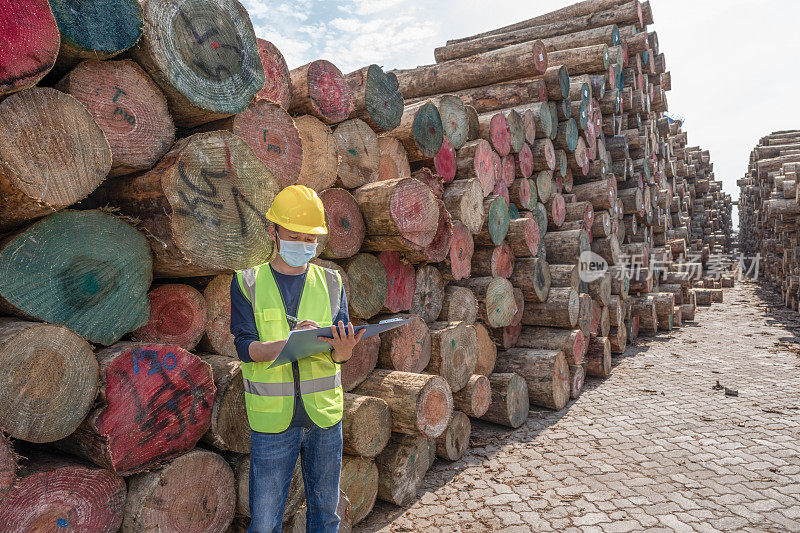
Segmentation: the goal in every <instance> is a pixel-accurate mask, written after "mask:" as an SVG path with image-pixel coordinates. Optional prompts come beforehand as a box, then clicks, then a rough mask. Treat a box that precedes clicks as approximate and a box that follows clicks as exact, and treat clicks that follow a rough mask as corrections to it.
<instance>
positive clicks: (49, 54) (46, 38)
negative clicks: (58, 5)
mask: <svg viewBox="0 0 800 533" xmlns="http://www.w3.org/2000/svg"><path fill="white" fill-rule="evenodd" d="M60 42H61V37H60V34H59V32H58V26H57V25H56V19H55V18H54V17H53V12H52V11H51V10H50V4H49V3H48V2H47V0H26V1H24V2H23V1H18V0H0V50H3V53H2V54H0V94H2V93H3V92H5V91H6V90H14V89H17V88H19V87H24V86H26V85H30V84H33V83H35V82H36V81H38V80H39V79H40V78H41V77H42V76H44V74H45V73H47V71H48V70H50V69H51V68H52V67H53V64H54V63H55V61H56V57H57V56H58V49H59V44H60Z"/></svg>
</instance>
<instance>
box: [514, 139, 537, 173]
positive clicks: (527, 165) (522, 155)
mask: <svg viewBox="0 0 800 533" xmlns="http://www.w3.org/2000/svg"><path fill="white" fill-rule="evenodd" d="M517 166H518V167H519V171H520V173H521V174H522V177H523V178H530V177H531V176H532V175H533V152H531V147H530V145H529V144H527V143H525V146H523V147H522V150H520V151H519V153H518V154H517Z"/></svg>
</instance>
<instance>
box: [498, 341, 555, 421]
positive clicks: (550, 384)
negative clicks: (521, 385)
mask: <svg viewBox="0 0 800 533" xmlns="http://www.w3.org/2000/svg"><path fill="white" fill-rule="evenodd" d="M495 369H496V370H497V371H498V372H501V373H502V372H516V373H517V374H519V375H520V376H522V377H523V378H524V379H525V383H526V384H527V386H528V398H529V399H530V402H531V404H534V405H538V406H541V407H547V408H550V409H555V410H556V411H558V410H561V409H563V408H564V406H565V405H567V402H568V401H569V396H570V382H569V366H568V365H567V360H566V359H565V358H564V352H562V351H558V350H533V349H530V348H513V349H511V350H508V351H506V352H505V353H504V354H503V357H501V358H500V359H499V360H498V361H497V365H496V367H495Z"/></svg>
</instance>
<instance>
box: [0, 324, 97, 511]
mask: <svg viewBox="0 0 800 533" xmlns="http://www.w3.org/2000/svg"><path fill="white" fill-rule="evenodd" d="M0 373H1V374H2V375H3V376H6V379H4V382H3V383H4V384H3V387H0V427H2V428H3V429H4V430H5V431H6V432H7V433H8V434H9V435H11V436H12V437H14V438H17V439H23V440H26V441H29V442H52V441H54V440H57V439H60V438H63V437H66V436H67V435H69V434H70V433H72V432H73V431H75V429H76V428H77V427H78V425H79V424H80V423H81V421H82V420H83V418H84V417H85V416H86V414H87V413H88V412H89V408H90V407H91V406H92V403H93V402H94V400H95V397H96V396H97V390H98V366H97V360H96V359H95V357H94V354H93V353H92V347H91V345H90V344H89V343H88V342H86V341H85V340H83V339H82V338H81V337H79V336H78V335H76V334H75V333H73V332H72V331H71V330H69V329H67V328H65V327H63V326H57V325H51V324H44V323H38V322H25V321H22V320H16V319H12V318H0ZM2 444H5V441H3V442H2ZM4 475H5V474H0V477H3V476H4ZM0 485H2V482H0ZM0 493H2V488H1V487H0ZM1 496H2V494H0V499H2V497H1Z"/></svg>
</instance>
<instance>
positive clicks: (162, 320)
mask: <svg viewBox="0 0 800 533" xmlns="http://www.w3.org/2000/svg"><path fill="white" fill-rule="evenodd" d="M147 297H148V298H149V299H150V320H149V321H148V322H147V324H145V325H144V326H142V327H141V328H139V329H137V330H135V331H133V332H132V333H131V340H133V341H134V342H147V343H156V344H176V345H178V346H180V347H181V348H183V349H185V350H194V348H195V347H196V346H197V344H198V343H199V342H200V339H201V338H202V336H203V334H204V333H205V330H206V324H207V322H208V311H207V308H206V302H205V299H204V298H203V295H202V294H200V291H198V290H197V289H195V288H193V287H191V286H190V285H185V284H181V283H169V284H166V285H159V286H158V287H155V288H154V289H152V290H151V291H150V292H149V293H147Z"/></svg>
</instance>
